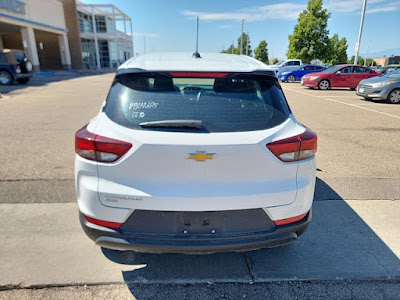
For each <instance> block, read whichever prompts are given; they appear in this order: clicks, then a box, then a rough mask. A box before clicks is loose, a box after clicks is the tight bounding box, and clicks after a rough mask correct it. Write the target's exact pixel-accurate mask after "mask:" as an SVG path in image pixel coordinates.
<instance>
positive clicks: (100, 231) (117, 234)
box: [80, 210, 312, 254]
mask: <svg viewBox="0 0 400 300" xmlns="http://www.w3.org/2000/svg"><path fill="white" fill-rule="evenodd" d="M311 216H312V211H311V210H310V211H309V212H308V214H307V215H306V216H305V217H304V218H303V219H302V220H300V221H298V222H294V223H291V224H287V225H280V226H274V228H272V229H270V230H267V231H256V232H247V233H241V234H233V233H222V234H217V233H215V234H188V235H185V234H149V233H134V234H132V233H130V234H129V236H127V235H124V234H122V233H121V231H120V230H118V229H117V230H115V229H110V228H106V227H102V226H98V225H95V224H92V223H90V222H88V221H87V220H86V219H85V218H84V216H83V215H82V214H81V213H80V222H81V225H82V227H83V229H84V231H85V233H86V234H87V235H88V237H89V238H91V239H92V240H94V241H95V242H96V244H97V245H98V246H101V247H104V248H109V249H115V250H133V251H137V252H146V253H186V254H208V253H215V252H229V251H239V252H240V251H251V250H257V249H260V248H272V247H277V246H282V245H285V244H289V243H291V242H293V241H295V240H296V239H297V238H298V237H299V236H300V235H301V234H302V233H303V232H304V231H305V230H306V229H307V227H308V225H309V223H310V220H311Z"/></svg>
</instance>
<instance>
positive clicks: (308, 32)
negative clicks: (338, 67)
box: [286, 0, 331, 62]
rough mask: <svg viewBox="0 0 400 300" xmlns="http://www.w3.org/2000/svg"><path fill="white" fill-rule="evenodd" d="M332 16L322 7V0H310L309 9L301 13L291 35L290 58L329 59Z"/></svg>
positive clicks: (307, 60) (308, 60)
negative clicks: (329, 26)
mask: <svg viewBox="0 0 400 300" xmlns="http://www.w3.org/2000/svg"><path fill="white" fill-rule="evenodd" d="M330 16H331V14H330V13H328V10H327V9H323V8H322V0H308V3H307V9H306V10H303V12H302V13H301V14H300V15H299V18H298V19H297V25H296V26H295V27H294V30H293V34H291V35H289V50H288V52H287V54H286V55H287V57H288V58H299V59H302V60H303V61H304V62H310V61H311V60H313V59H321V60H328V59H329V53H330V51H328V49H329V42H330V40H329V37H328V34H329V30H328V19H329V17H330Z"/></svg>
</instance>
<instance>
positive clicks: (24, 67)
mask: <svg viewBox="0 0 400 300" xmlns="http://www.w3.org/2000/svg"><path fill="white" fill-rule="evenodd" d="M32 69H33V66H32V63H31V61H30V60H28V59H27V58H26V56H25V53H24V51H21V50H10V49H3V50H0V85H10V84H12V83H13V82H14V81H15V80H16V81H17V82H18V83H23V84H25V83H27V82H28V81H29V79H30V78H31V77H32V75H33V73H32Z"/></svg>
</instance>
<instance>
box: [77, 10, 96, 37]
mask: <svg viewBox="0 0 400 300" xmlns="http://www.w3.org/2000/svg"><path fill="white" fill-rule="evenodd" d="M78 19H79V31H80V32H84V33H85V32H93V23H92V16H90V15H86V14H84V13H82V12H80V11H78Z"/></svg>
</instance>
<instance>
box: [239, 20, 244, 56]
mask: <svg viewBox="0 0 400 300" xmlns="http://www.w3.org/2000/svg"><path fill="white" fill-rule="evenodd" d="M243 25H244V19H242V35H241V36H240V55H242V53H243Z"/></svg>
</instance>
